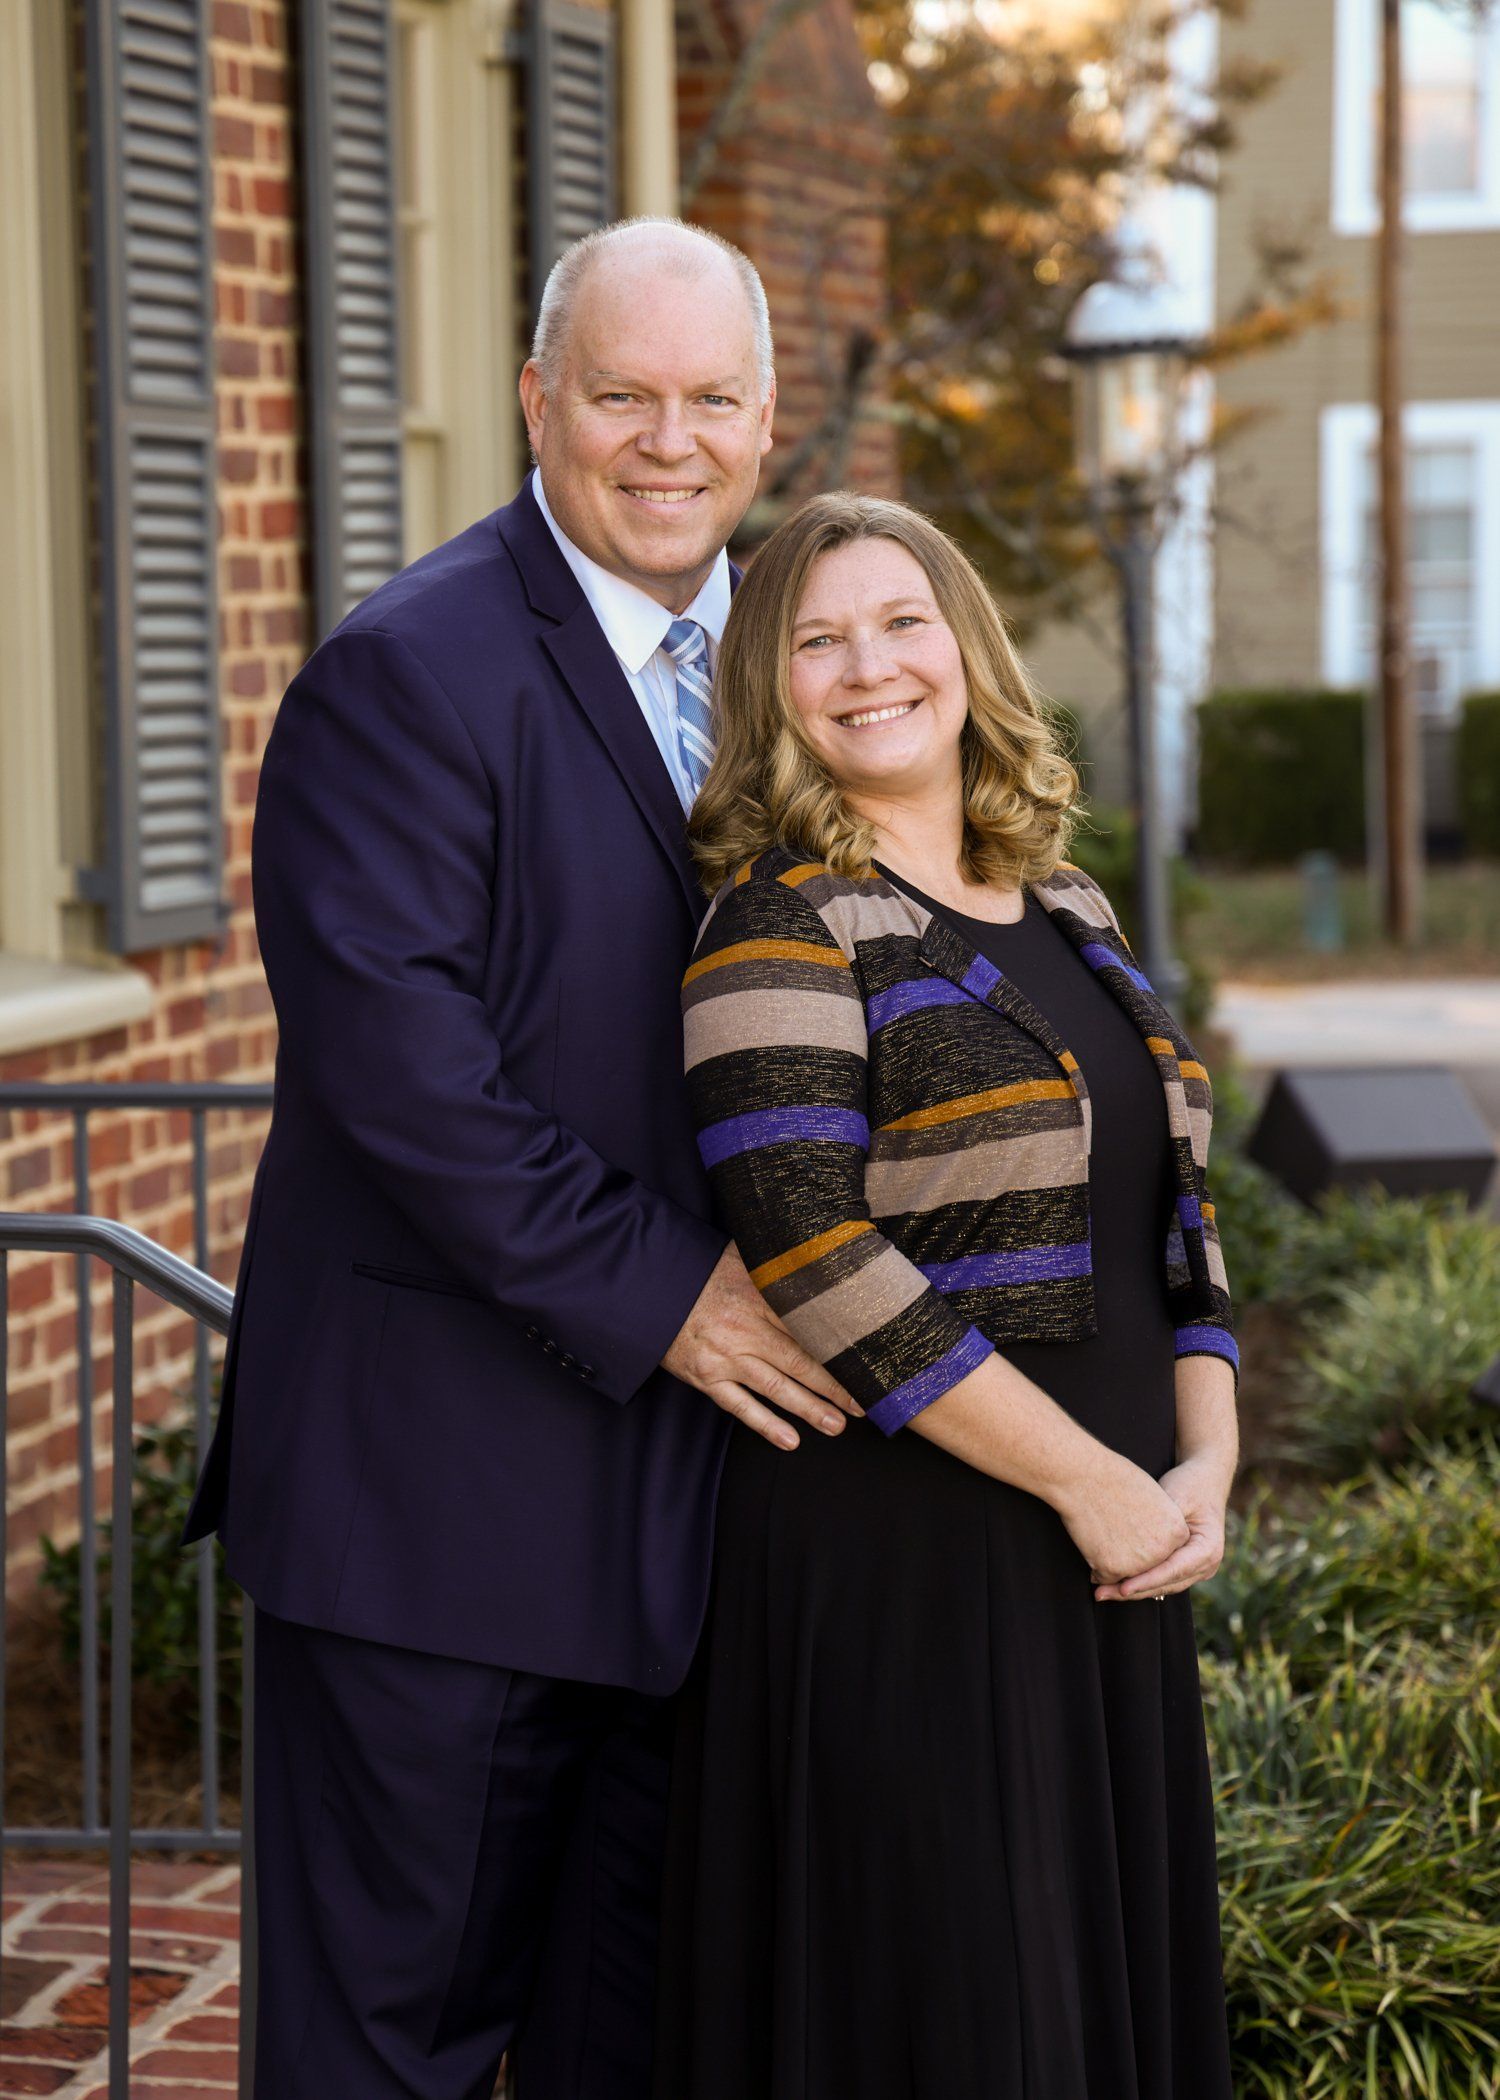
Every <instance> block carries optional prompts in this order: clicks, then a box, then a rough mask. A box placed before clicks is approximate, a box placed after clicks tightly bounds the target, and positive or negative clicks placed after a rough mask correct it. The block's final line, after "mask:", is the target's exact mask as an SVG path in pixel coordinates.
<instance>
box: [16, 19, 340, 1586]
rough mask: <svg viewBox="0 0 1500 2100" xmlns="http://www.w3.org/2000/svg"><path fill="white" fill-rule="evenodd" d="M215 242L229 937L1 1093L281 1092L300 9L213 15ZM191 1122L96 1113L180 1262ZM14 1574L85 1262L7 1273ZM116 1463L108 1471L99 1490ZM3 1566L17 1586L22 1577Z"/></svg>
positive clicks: (43, 1145)
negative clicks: (266, 908) (240, 1084)
mask: <svg viewBox="0 0 1500 2100" xmlns="http://www.w3.org/2000/svg"><path fill="white" fill-rule="evenodd" d="M212 39H213V40H212V66H213V116H214V158H215V213H214V218H215V245H216V308H217V316H216V318H217V354H218V405H219V433H220V446H221V450H220V477H221V483H220V514H219V602H220V609H221V618H222V703H223V736H224V803H223V806H224V812H225V852H226V862H227V866H226V886H227V893H228V895H229V897H230V898H231V900H232V902H233V906H234V911H233V917H232V919H231V921H230V924H229V927H228V929H227V932H226V935H225V937H224V939H223V941H222V943H221V944H220V945H219V946H218V947H217V948H214V947H209V946H199V947H189V948H173V949H166V950H163V951H161V952H160V953H157V954H151V955H142V956H135V957H132V962H133V964H134V965H135V967H136V968H138V969H140V970H142V971H143V972H144V973H145V974H146V975H147V976H149V977H150V979H151V980H152V983H153V984H154V986H155V987H156V999H155V1001H154V1010H153V1012H152V1014H151V1016H150V1017H149V1019H147V1020H145V1021H142V1022H140V1023H138V1024H136V1025H135V1026H133V1027H131V1028H129V1029H118V1030H115V1031H113V1032H111V1033H109V1034H106V1035H101V1036H96V1037H93V1038H91V1039H89V1040H86V1041H81V1042H74V1043H68V1044H65V1045H61V1046H59V1047H57V1048H55V1049H47V1050H38V1051H33V1052H28V1053H26V1054H23V1055H20V1056H13V1057H9V1058H3V1059H0V1079H42V1080H53V1081H58V1080H69V1081H75V1082H76V1081H80V1080H162V1079H178V1080H199V1081H201V1080H206V1079H229V1078H234V1079H268V1078H269V1077H270V1074H271V1065H272V1059H273V1056H274V1051H275V1028H274V1021H273V1017H272V1014H271V1010H270V999H269V995H268V993H267V991H266V987H265V981H264V979H263V977H262V976H261V973H260V969H259V965H258V960H257V950H256V945H255V932H254V927H253V924H252V920H251V911H250V819H251V812H252V807H253V804H254V799H255V781H256V770H257V766H258V763H259V755H260V752H261V749H262V747H263V745H264V743H265V739H266V736H267V733H268V732H269V729H270V724H271V718H272V715H273V714H274V712H275V705H276V701H277V700H278V698H279V697H280V694H281V692H282V690H283V688H284V687H285V685H286V684H287V681H288V680H289V679H290V678H291V676H292V674H293V673H294V671H295V670H296V668H297V665H298V664H299V662H300V661H301V658H302V655H303V652H304V646H305V643H304V636H305V631H306V628H305V622H306V608H305V601H304V591H303V518H302V489H301V482H300V466H299V455H298V444H299V429H298V419H299V402H298V389H297V378H296V374H297V359H298V345H297V313H296V245H295V244H296V223H295V218H294V213H293V201H294V200H293V192H294V171H293V165H292V137H291V112H292V101H293V97H294V93H295V87H294V82H293V79H292V75H291V70H290V67H289V63H288V56H287V0H214V5H213V9H212ZM263 1131H264V1120H263V1119H262V1118H253V1119H252V1118H247V1117H244V1116H216V1117H214V1118H212V1119H211V1121H210V1124H209V1179H210V1189H211V1199H210V1206H209V1231H210V1247H211V1266H212V1268H213V1271H214V1273H215V1274H216V1275H218V1276H219V1277H221V1278H222V1279H223V1280H224V1281H226V1282H232V1281H233V1278H234V1270H235V1264H236V1262H237V1260H238V1254H239V1243H240V1237H241V1233H242V1229H243V1224H244V1217H245V1210H246V1206H247V1203H248V1199H249V1190H250V1182H251V1178H252V1175H253V1173H254V1168H255V1161H256V1158H257V1156H258V1153H259V1149H260V1141H261V1137H262V1135H263ZM190 1142H191V1139H190V1130H189V1124H188V1118H187V1117H186V1116H185V1115H179V1114H174V1115H161V1114H137V1115H130V1116H118V1117H103V1116H96V1117H95V1118H94V1119H93V1122H92V1141H91V1146H90V1172H91V1199H92V1200H91V1208H92V1209H94V1210H95V1211H99V1212H102V1213H105V1214H107V1215H109V1216H112V1217H116V1218H123V1219H125V1220H127V1221H128V1222H129V1223H130V1224H132V1225H135V1226H137V1227H138V1228H139V1229H140V1230H141V1231H143V1232H146V1233H148V1234H149V1235H150V1236H151V1237H152V1238H153V1239H156V1240H159V1241H161V1242H162V1243H163V1244H165V1245H166V1246H168V1247H171V1248H172V1249H174V1250H175V1251H176V1252H178V1253H181V1254H185V1255H188V1256H189V1257H190V1256H191V1253H192V1248H193V1221H192V1167H191V1153H190ZM73 1166H74V1162H73V1144H72V1132H71V1122H70V1119H68V1118H65V1117H48V1118H45V1119H43V1118H41V1117H40V1116H36V1115H32V1114H29V1113H28V1114H25V1115H12V1116H9V1117H7V1116H4V1115H0V1208H8V1209H14V1210H27V1211H43V1210H71V1209H72V1208H73V1195H72V1191H73ZM109 1294H110V1285H109V1279H108V1276H107V1274H106V1273H105V1272H104V1271H103V1270H102V1269H99V1268H98V1266H97V1265H96V1278H95V1284H94V1304H95V1333H96V1336H97V1337H98V1338H99V1340H100V1341H101V1342H102V1344H103V1345H104V1346H102V1347H99V1348H97V1349H96V1353H95V1392H96V1394H97V1395H98V1400H97V1406H96V1449H98V1450H99V1451H100V1453H101V1454H103V1453H106V1452H107V1449H108V1421H109V1401H108V1393H109V1378H110V1355H109V1349H108V1342H109V1335H110V1313H109ZM11 1313H12V1316H11V1393H10V1422H11V1436H10V1532H9V1541H8V1544H9V1556H10V1564H11V1569H12V1570H14V1569H17V1568H18V1567H21V1566H26V1565H29V1564H30V1562H31V1561H32V1558H33V1556H34V1549H35V1541H36V1538H37V1535H38V1534H39V1533H40V1532H42V1531H59V1532H61V1533H63V1534H64V1535H66V1533H67V1532H68V1531H69V1529H70V1528H71V1526H72V1518H73V1491H74V1488H75V1484H76V1459H75V1447H76V1406H77V1392H78V1366H77V1353H76V1347H75V1334H74V1298H73V1290H72V1263H71V1261H51V1260H48V1259H45V1258H37V1257H31V1256H24V1255H18V1256H13V1257H12V1259H11ZM137 1360H138V1366H139V1378H138V1386H137V1396H138V1411H139V1413H140V1414H141V1415H142V1416H143V1417H145V1418H152V1417H155V1416H158V1415H160V1414H161V1413H163V1412H164V1411H167V1410H169V1409H170V1408H171V1407H172V1406H173V1405H174V1403H175V1398H176V1396H177V1395H179V1394H182V1393H184V1392H185V1391H186V1388H187V1384H188V1380H189V1378H190V1375H191V1365H192V1328H191V1324H190V1323H189V1322H187V1321H185V1320H183V1319H182V1318H180V1317H179V1316H177V1315H175V1314H172V1313H170V1312H169V1311H167V1309H166V1308H164V1307H162V1306H161V1305H160V1304H159V1303H158V1302H157V1301H154V1300H152V1299H151V1298H149V1297H146V1296H144V1295H142V1296H140V1297H139V1298H138V1305H137ZM108 1487H109V1474H108V1466H107V1463H106V1464H105V1465H104V1467H103V1470H102V1474H101V1478H100V1494H101V1498H104V1497H107V1494H108ZM8 1572H10V1571H9V1570H8Z"/></svg>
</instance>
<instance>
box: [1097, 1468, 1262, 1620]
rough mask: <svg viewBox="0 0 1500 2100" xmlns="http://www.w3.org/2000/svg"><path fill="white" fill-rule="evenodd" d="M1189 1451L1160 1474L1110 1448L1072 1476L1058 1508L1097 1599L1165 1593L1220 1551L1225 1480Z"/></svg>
mask: <svg viewBox="0 0 1500 2100" xmlns="http://www.w3.org/2000/svg"><path fill="white" fill-rule="evenodd" d="M1221 1472H1222V1469H1221V1468H1219V1467H1218V1466H1216V1465H1214V1464H1213V1463H1212V1462H1210V1461H1209V1460H1207V1459H1197V1458H1188V1459H1185V1460H1184V1461H1182V1462H1181V1463H1179V1464H1178V1465H1176V1466H1174V1467H1172V1469H1171V1470H1170V1471H1169V1472H1167V1473H1164V1474H1163V1475H1162V1477H1161V1479H1160V1480H1156V1479H1153V1478H1152V1476H1151V1474H1149V1473H1148V1472H1146V1471H1145V1469H1144V1468H1143V1467H1141V1466H1138V1465H1136V1464H1134V1463H1133V1461H1131V1460H1130V1459H1127V1458H1124V1457H1121V1456H1120V1455H1119V1454H1118V1453H1116V1452H1101V1454H1100V1462H1099V1463H1098V1464H1097V1465H1095V1466H1092V1467H1090V1468H1089V1469H1088V1470H1087V1472H1086V1473H1085V1474H1084V1475H1083V1476H1082V1477H1081V1478H1080V1479H1079V1480H1078V1481H1077V1483H1076V1485H1075V1488H1074V1491H1073V1493H1072V1494H1071V1495H1070V1496H1069V1497H1068V1498H1067V1500H1066V1502H1065V1503H1064V1504H1063V1506H1062V1507H1061V1508H1060V1510H1059V1514H1060V1515H1061V1517H1062V1519H1063V1522H1064V1524H1065V1526H1066V1527H1067V1531H1068V1535H1069V1537H1070V1538H1071V1539H1072V1541H1073V1543H1074V1545H1075V1546H1077V1548H1078V1550H1079V1552H1080V1553H1081V1554H1082V1555H1083V1557H1084V1559H1085V1561H1086V1562H1087V1563H1088V1569H1089V1573H1090V1576H1091V1577H1092V1579H1093V1581H1094V1584H1095V1589H1094V1597H1095V1601H1096V1602H1098V1603H1100V1604H1109V1603H1116V1602H1119V1603H1129V1602H1135V1601H1137V1600H1139V1599H1141V1598H1160V1597H1165V1596H1170V1595H1172V1594H1174V1593H1175V1592H1177V1591H1179V1590H1186V1589H1190V1588H1191V1587H1192V1585H1193V1584H1194V1583H1195V1582H1204V1581H1206V1580H1207V1579H1208V1577H1209V1576H1211V1575H1212V1574H1214V1573H1215V1572H1216V1570H1217V1568H1218V1566H1219V1563H1220V1561H1221V1560H1222V1559H1223V1556H1224V1511H1225V1503H1226V1501H1227V1498H1228V1483H1227V1481H1225V1480H1223V1479H1222V1478H1221Z"/></svg>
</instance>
